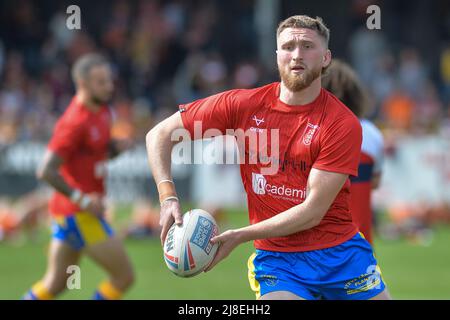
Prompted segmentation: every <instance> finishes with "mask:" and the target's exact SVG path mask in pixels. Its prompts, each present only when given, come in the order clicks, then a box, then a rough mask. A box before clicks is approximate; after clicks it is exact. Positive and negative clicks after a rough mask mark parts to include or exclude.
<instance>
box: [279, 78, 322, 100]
mask: <svg viewBox="0 0 450 320" xmlns="http://www.w3.org/2000/svg"><path fill="white" fill-rule="evenodd" d="M321 88H322V85H321V78H320V76H319V77H318V78H317V79H315V80H314V81H313V82H312V83H311V84H310V85H309V87H307V88H304V89H303V90H301V91H297V92H293V91H291V90H289V89H288V88H287V87H286V85H285V84H284V83H283V81H281V85H280V100H281V101H282V102H284V103H286V104H288V105H294V106H296V105H305V104H308V103H311V102H313V101H314V100H315V99H316V98H317V97H318V96H319V94H320V89H321Z"/></svg>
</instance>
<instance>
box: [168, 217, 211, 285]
mask: <svg viewBox="0 0 450 320" xmlns="http://www.w3.org/2000/svg"><path fill="white" fill-rule="evenodd" d="M218 232H219V228H218V226H217V223H216V220H215V219H214V218H213V217H212V216H211V215H210V214H209V213H208V212H206V211H204V210H201V209H193V210H190V211H188V212H186V213H185V214H184V215H183V224H182V225H181V226H178V225H176V224H175V223H174V224H173V225H172V226H171V227H170V229H169V231H168V233H167V236H166V240H165V241H164V261H165V262H166V264H167V267H168V268H169V270H170V271H172V272H173V273H174V274H176V275H177V276H180V277H192V276H195V275H197V274H199V273H200V272H202V271H203V270H204V269H205V268H206V267H207V266H208V265H209V263H210V262H211V261H212V260H213V258H214V256H215V254H216V252H217V248H218V247H219V244H218V243H216V244H212V243H211V242H210V240H211V238H212V237H214V236H216V235H217V234H218Z"/></svg>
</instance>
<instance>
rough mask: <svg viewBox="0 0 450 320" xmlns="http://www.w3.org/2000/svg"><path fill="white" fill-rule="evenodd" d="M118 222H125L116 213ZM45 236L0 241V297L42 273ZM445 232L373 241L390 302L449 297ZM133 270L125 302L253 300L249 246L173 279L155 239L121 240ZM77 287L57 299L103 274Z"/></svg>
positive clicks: (234, 214) (239, 214)
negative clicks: (416, 239) (422, 241)
mask: <svg viewBox="0 0 450 320" xmlns="http://www.w3.org/2000/svg"><path fill="white" fill-rule="evenodd" d="M121 211H122V212H121V213H120V214H119V217H120V219H118V222H117V224H119V225H120V223H121V222H123V221H125V220H126V219H127V211H128V210H126V209H125V210H121ZM226 224H227V226H229V227H238V226H243V225H246V224H247V213H246V212H245V211H243V210H242V211H236V210H234V211H229V212H228V214H227V221H226ZM48 239H49V233H48V231H46V230H42V231H41V232H40V233H39V237H38V240H37V241H35V242H34V243H29V242H22V243H0V266H1V271H2V272H1V273H0V283H1V284H2V285H1V287H0V299H18V298H20V296H21V295H22V294H23V293H24V292H25V290H27V288H28V287H29V286H30V285H31V284H32V283H34V282H35V281H36V280H37V279H38V278H39V277H40V276H41V275H42V274H43V272H44V270H45V263H46V261H45V259H46V256H45V254H46V248H47V245H48ZM449 239H450V228H449V227H439V228H438V229H435V233H434V236H433V240H432V242H431V244H429V245H427V246H424V245H417V244H413V243H411V242H409V241H406V240H395V241H387V240H381V239H379V238H377V239H376V240H375V251H376V256H377V259H378V261H379V264H380V266H381V269H382V272H383V277H384V279H385V281H386V282H387V284H388V286H389V289H390V291H391V294H392V296H393V298H394V299H450V291H449V289H448V284H449V283H450V254H449V250H448V249H449V248H448V244H449ZM125 245H126V248H127V250H128V253H129V255H130V257H131V259H132V262H133V264H134V267H135V272H136V283H135V284H134V286H133V287H132V288H131V290H130V291H129V293H128V294H127V295H126V296H125V298H126V299H164V300H165V299H254V295H253V293H252V292H251V290H250V287H249V285H248V281H247V265H246V263H247V259H248V257H249V256H250V254H251V253H252V250H253V247H252V244H251V243H248V244H245V245H242V246H240V247H238V248H237V249H236V250H235V251H233V252H232V254H231V255H230V256H229V257H228V258H227V259H226V260H224V261H223V262H221V263H220V264H219V265H218V266H217V267H216V268H215V269H213V270H212V271H211V272H209V273H207V274H205V273H202V274H200V275H199V276H197V277H194V278H187V279H184V278H178V277H176V276H175V275H173V274H172V273H171V272H170V271H169V270H168V269H167V268H166V265H165V263H164V261H163V259H162V249H161V246H160V243H159V239H148V240H126V242H125ZM80 268H81V289H79V290H78V289H73V290H68V291H66V293H64V294H63V295H61V297H60V299H88V298H90V296H91V295H92V293H93V292H94V290H95V288H96V286H97V285H98V283H99V282H100V281H101V280H103V278H104V273H103V271H102V270H101V269H100V268H99V267H97V266H96V265H94V264H93V263H92V262H91V261H89V259H87V258H84V259H82V261H81V264H80Z"/></svg>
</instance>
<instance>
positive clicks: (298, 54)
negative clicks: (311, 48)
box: [292, 46, 303, 61]
mask: <svg viewBox="0 0 450 320" xmlns="http://www.w3.org/2000/svg"><path fill="white" fill-rule="evenodd" d="M302 59H303V57H302V49H301V48H300V47H299V46H297V47H295V49H294V50H293V51H292V60H295V61H297V60H302Z"/></svg>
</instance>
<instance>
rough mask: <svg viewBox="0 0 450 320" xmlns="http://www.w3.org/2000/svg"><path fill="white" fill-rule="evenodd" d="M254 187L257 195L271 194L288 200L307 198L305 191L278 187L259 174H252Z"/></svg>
mask: <svg viewBox="0 0 450 320" xmlns="http://www.w3.org/2000/svg"><path fill="white" fill-rule="evenodd" d="M252 187H253V192H254V193H256V194H270V195H272V196H274V197H282V198H286V199H301V200H304V199H305V198H306V190H305V189H295V188H289V187H286V186H285V185H276V184H270V183H267V180H266V178H265V177H264V176H263V175H262V174H259V173H252Z"/></svg>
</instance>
